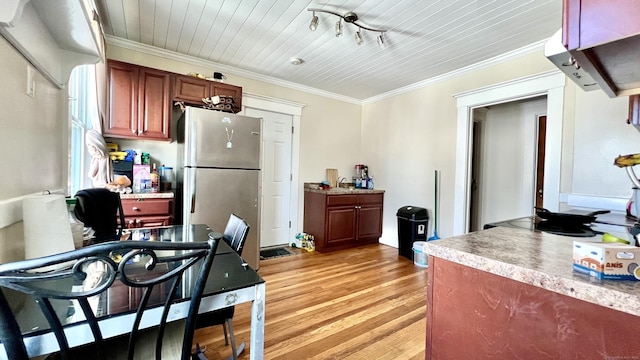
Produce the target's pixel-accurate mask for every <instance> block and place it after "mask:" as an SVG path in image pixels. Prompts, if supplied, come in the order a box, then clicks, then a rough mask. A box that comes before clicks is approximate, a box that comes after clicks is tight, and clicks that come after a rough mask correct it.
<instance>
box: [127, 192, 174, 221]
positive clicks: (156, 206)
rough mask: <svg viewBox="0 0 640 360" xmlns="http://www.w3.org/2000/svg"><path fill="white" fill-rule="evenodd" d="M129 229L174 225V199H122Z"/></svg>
mask: <svg viewBox="0 0 640 360" xmlns="http://www.w3.org/2000/svg"><path fill="white" fill-rule="evenodd" d="M122 210H123V211H124V221H125V223H126V227H127V228H140V227H155V226H168V225H171V224H172V223H173V198H137V199H122Z"/></svg>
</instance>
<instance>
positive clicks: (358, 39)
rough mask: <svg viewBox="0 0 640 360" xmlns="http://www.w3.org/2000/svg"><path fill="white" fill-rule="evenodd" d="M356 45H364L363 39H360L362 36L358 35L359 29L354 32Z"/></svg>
mask: <svg viewBox="0 0 640 360" xmlns="http://www.w3.org/2000/svg"><path fill="white" fill-rule="evenodd" d="M356 44H358V45H362V44H364V39H363V38H362V34H360V29H358V30H356Z"/></svg>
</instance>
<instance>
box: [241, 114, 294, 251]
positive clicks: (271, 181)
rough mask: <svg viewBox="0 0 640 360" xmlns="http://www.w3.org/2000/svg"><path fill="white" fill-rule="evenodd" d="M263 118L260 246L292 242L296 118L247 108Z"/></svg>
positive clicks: (254, 115)
mask: <svg viewBox="0 0 640 360" xmlns="http://www.w3.org/2000/svg"><path fill="white" fill-rule="evenodd" d="M245 114H246V115H247V116H253V117H259V118H262V159H261V163H262V195H261V200H262V201H261V210H260V213H261V216H260V247H261V248H264V247H270V246H276V245H283V244H286V243H288V242H289V226H290V219H291V214H290V206H289V203H290V199H291V178H292V176H291V145H292V138H291V136H292V128H293V117H292V116H291V115H286V114H280V113H276V112H272V111H265V110H258V109H245Z"/></svg>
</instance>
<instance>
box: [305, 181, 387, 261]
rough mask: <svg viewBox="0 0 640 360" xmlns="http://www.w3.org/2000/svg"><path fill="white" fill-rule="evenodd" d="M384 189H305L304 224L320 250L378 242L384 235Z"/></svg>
mask: <svg viewBox="0 0 640 360" xmlns="http://www.w3.org/2000/svg"><path fill="white" fill-rule="evenodd" d="M383 203H384V191H383V190H342V189H332V190H313V189H305V193H304V224H303V229H304V231H305V232H306V233H308V234H311V235H313V236H314V238H315V246H316V249H317V250H318V251H329V250H337V249H344V248H349V247H356V246H360V245H365V244H375V243H377V242H378V240H379V239H380V236H382V210H383Z"/></svg>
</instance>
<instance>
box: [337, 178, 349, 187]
mask: <svg viewBox="0 0 640 360" xmlns="http://www.w3.org/2000/svg"><path fill="white" fill-rule="evenodd" d="M345 181H347V178H346V177H339V178H338V187H340V184H342V183H343V182H345Z"/></svg>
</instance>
